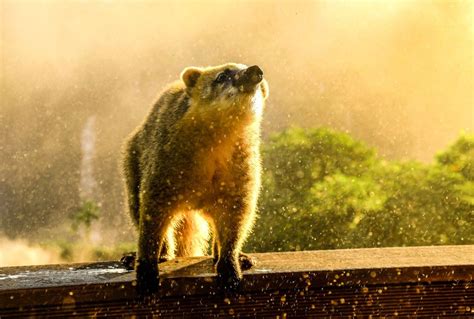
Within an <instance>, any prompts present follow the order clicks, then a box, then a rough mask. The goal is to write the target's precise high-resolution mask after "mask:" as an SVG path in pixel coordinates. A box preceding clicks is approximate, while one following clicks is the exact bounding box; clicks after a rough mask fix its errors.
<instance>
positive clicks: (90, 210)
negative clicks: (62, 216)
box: [71, 200, 100, 231]
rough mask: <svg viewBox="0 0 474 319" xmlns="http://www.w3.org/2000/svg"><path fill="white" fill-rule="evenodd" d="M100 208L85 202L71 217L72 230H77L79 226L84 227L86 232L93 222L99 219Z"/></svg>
mask: <svg viewBox="0 0 474 319" xmlns="http://www.w3.org/2000/svg"><path fill="white" fill-rule="evenodd" d="M99 212H100V207H99V205H97V203H96V202H94V201H91V200H85V201H83V202H82V204H81V205H80V206H79V208H78V209H77V210H76V211H75V212H74V214H73V215H72V217H71V219H72V225H71V227H72V229H73V230H77V229H78V228H79V227H80V226H81V225H84V227H85V228H86V230H87V231H88V230H89V229H90V227H91V225H92V222H93V221H94V220H97V219H99Z"/></svg>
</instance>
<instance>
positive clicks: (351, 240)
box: [246, 128, 474, 251]
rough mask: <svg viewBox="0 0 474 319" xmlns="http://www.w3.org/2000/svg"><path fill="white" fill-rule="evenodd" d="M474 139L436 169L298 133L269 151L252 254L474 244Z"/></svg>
mask: <svg viewBox="0 0 474 319" xmlns="http://www.w3.org/2000/svg"><path fill="white" fill-rule="evenodd" d="M473 150H474V139H473V137H472V136H462V137H461V138H460V139H459V140H458V141H457V142H456V143H455V144H454V145H453V146H451V147H450V148H448V150H447V151H446V152H444V153H441V154H440V155H439V156H438V158H437V159H438V161H437V162H436V163H435V164H432V165H428V164H422V163H418V162H414V161H409V162H388V161H385V160H382V159H380V158H378V157H377V156H376V154H375V152H374V150H373V149H371V148H370V147H368V146H367V145H365V144H363V143H361V142H358V141H355V140H354V139H353V138H351V137H350V136H349V135H347V134H343V133H339V132H334V131H331V130H328V129H309V130H303V129H299V128H292V129H289V130H287V131H285V132H282V133H279V134H276V135H273V136H272V137H271V139H270V141H269V142H268V143H266V144H265V145H264V147H263V159H264V167H265V170H264V176H263V190H262V196H261V197H260V206H259V207H260V208H259V209H260V220H259V221H258V222H257V224H256V229H255V232H254V234H255V235H254V236H253V237H252V238H251V240H250V241H249V242H248V243H247V247H246V248H247V250H250V251H285V250H303V249H335V248H355V247H377V246H414V245H437V244H472V243H474V188H473V182H472V177H473V175H472V173H473V171H472V167H473V166H472V163H473V159H474V151H473Z"/></svg>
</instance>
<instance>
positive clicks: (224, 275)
mask: <svg viewBox="0 0 474 319" xmlns="http://www.w3.org/2000/svg"><path fill="white" fill-rule="evenodd" d="M226 69H227V70H231V71H229V72H234V73H233V74H234V75H235V76H236V77H237V78H238V75H236V74H237V73H236V72H238V71H239V70H249V69H246V67H245V66H243V65H239V64H232V63H229V64H225V65H221V66H217V67H208V68H188V69H186V70H185V71H184V72H183V73H182V75H181V79H182V81H179V82H176V83H174V84H172V85H171V86H170V87H169V88H167V89H166V90H165V91H164V92H163V93H162V94H161V96H160V97H159V99H158V101H157V102H156V104H155V105H154V106H153V108H152V110H151V112H150V114H149V115H148V117H147V118H146V119H145V121H144V123H143V124H142V125H141V126H139V127H138V129H137V130H136V131H135V132H134V133H133V134H132V135H131V136H130V138H129V139H128V140H127V142H126V145H125V156H124V173H125V178H126V184H127V195H128V203H129V210H130V214H131V216H132V220H133V221H134V223H135V224H136V226H137V227H138V231H139V243H138V256H137V257H138V265H137V280H138V285H139V288H140V289H141V290H142V291H146V292H150V291H156V289H157V283H158V268H157V259H158V256H162V255H167V257H168V258H173V257H174V256H193V255H203V254H205V253H206V251H207V249H208V247H207V243H208V239H209V229H210V230H211V231H212V234H213V237H214V242H215V246H214V247H213V250H214V254H215V259H216V260H217V272H218V275H219V278H220V280H221V281H222V284H223V285H224V286H226V287H227V286H228V287H231V286H235V285H237V284H238V282H239V280H240V278H241V270H240V265H239V261H238V258H239V254H240V252H241V248H242V245H243V243H244V241H245V239H246V237H247V236H248V233H249V231H250V230H251V228H252V226H253V223H254V219H255V209H256V202H257V197H258V193H259V188H260V170H261V168H260V156H259V144H260V121H261V112H262V108H263V104H264V100H265V99H266V97H267V96H268V87H267V84H266V81H265V80H263V81H262V82H260V83H258V84H256V85H255V88H254V89H253V90H252V91H250V92H247V91H245V92H244V91H243V86H241V87H240V89H239V87H235V86H234V85H230V86H229V84H228V83H229V82H225V83H224V84H216V81H217V80H216V77H218V75H219V74H220V73H222V72H223V71H224V70H226ZM241 72H244V71H241ZM232 83H235V82H232Z"/></svg>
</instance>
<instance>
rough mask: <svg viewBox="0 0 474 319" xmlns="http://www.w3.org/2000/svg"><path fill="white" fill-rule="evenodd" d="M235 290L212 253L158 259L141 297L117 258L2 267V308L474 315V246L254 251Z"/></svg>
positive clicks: (7, 312) (163, 313) (0, 311)
mask: <svg viewBox="0 0 474 319" xmlns="http://www.w3.org/2000/svg"><path fill="white" fill-rule="evenodd" d="M252 257H254V258H255V259H256V260H257V265H256V266H255V267H253V268H252V269H250V270H249V271H246V272H244V280H243V287H242V291H241V292H240V293H239V294H236V295H222V294H221V293H219V292H218V291H217V289H216V284H215V272H214V269H213V266H212V260H211V258H210V257H197V258H183V259H176V260H171V261H168V262H166V263H163V264H160V266H161V268H160V271H161V278H160V286H161V287H160V296H159V298H157V299H154V300H150V301H149V302H147V303H143V302H140V300H139V299H138V298H137V296H136V292H135V282H134V279H135V272H133V271H127V270H126V269H125V268H124V267H123V266H122V264H121V263H119V262H104V263H88V264H70V265H48V266H31V267H8V268H0V317H1V318H7V317H26V316H38V317H42V316H48V317H54V316H59V317H72V316H80V317H84V316H96V317H101V316H112V317H114V316H126V317H129V316H133V315H135V316H138V317H140V316H143V315H157V316H160V317H167V316H169V317H193V318H195V317H215V316H239V317H267V316H271V317H275V316H279V317H280V318H282V317H285V316H288V317H318V316H322V317H327V316H359V315H360V316H363V317H366V316H368V315H373V316H390V317H392V316H397V315H398V316H407V315H409V316H438V315H449V316H456V317H457V316H467V317H468V316H469V317H472V316H474V290H473V276H474V246H433V247H405V248H369V249H347V250H330V251H303V252H287V253H264V254H252Z"/></svg>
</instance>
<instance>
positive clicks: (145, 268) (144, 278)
mask: <svg viewBox="0 0 474 319" xmlns="http://www.w3.org/2000/svg"><path fill="white" fill-rule="evenodd" d="M159 283H160V281H159V277H158V263H157V262H156V261H150V260H139V261H138V265H137V292H138V295H139V296H142V297H143V296H149V295H152V294H155V293H157V292H158V286H159Z"/></svg>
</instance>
